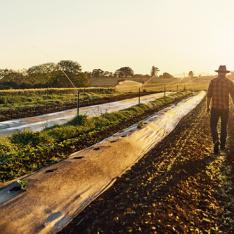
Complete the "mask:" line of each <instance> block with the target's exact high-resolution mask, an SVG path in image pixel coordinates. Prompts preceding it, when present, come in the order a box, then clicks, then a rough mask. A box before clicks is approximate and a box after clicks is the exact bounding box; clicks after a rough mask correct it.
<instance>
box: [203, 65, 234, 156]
mask: <svg viewBox="0 0 234 234" xmlns="http://www.w3.org/2000/svg"><path fill="white" fill-rule="evenodd" d="M216 72H218V77H217V78H215V79H213V80H211V82H210V85H209V88H208V92H207V112H208V113H209V112H211V115H210V127H211V135H212V139H213V143H214V154H218V153H219V150H225V144H226V138H227V124H228V115H229V95H231V97H232V101H233V103H234V84H233V82H232V81H231V80H229V79H228V78H226V74H227V73H229V72H230V71H228V70H227V69H226V66H224V65H221V66H220V67H219V69H218V70H216ZM211 100H212V104H211V110H210V102H211ZM219 119H221V136H220V140H219V136H218V132H217V124H218V121H219Z"/></svg>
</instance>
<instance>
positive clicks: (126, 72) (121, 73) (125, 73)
mask: <svg viewBox="0 0 234 234" xmlns="http://www.w3.org/2000/svg"><path fill="white" fill-rule="evenodd" d="M115 76H118V77H132V76H134V71H133V69H132V68H130V67H121V68H120V69H118V70H116V72H115Z"/></svg>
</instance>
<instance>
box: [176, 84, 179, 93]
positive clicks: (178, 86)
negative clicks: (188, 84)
mask: <svg viewBox="0 0 234 234" xmlns="http://www.w3.org/2000/svg"><path fill="white" fill-rule="evenodd" d="M176 90H177V92H178V91H179V85H178V84H177V88H176Z"/></svg>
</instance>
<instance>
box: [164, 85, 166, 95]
mask: <svg viewBox="0 0 234 234" xmlns="http://www.w3.org/2000/svg"><path fill="white" fill-rule="evenodd" d="M164 97H166V85H164Z"/></svg>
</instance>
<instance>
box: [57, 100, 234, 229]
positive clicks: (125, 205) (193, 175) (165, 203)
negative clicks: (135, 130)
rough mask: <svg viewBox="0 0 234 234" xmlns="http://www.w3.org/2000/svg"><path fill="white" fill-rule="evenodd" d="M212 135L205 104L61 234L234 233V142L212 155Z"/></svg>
mask: <svg viewBox="0 0 234 234" xmlns="http://www.w3.org/2000/svg"><path fill="white" fill-rule="evenodd" d="M233 121H234V112H233V111H232V113H231V120H230V122H231V123H233ZM233 131H234V126H233V124H230V132H229V136H233V134H234V132H233ZM209 134H210V133H209V122H208V116H207V114H206V110H205V102H204V101H203V102H202V103H201V104H200V105H199V106H198V107H197V108H196V109H195V110H194V111H193V112H192V113H190V114H189V115H188V116H186V117H185V118H184V119H183V120H182V122H181V123H180V124H179V125H178V126H177V128H176V130H175V131H174V132H173V133H172V134H170V135H169V136H168V137H167V138H166V139H165V140H163V141H162V142H161V143H160V144H159V145H158V146H157V147H156V148H154V149H153V150H152V151H151V152H150V153H148V154H147V155H146V156H145V157H144V158H143V159H142V160H141V161H140V162H139V163H137V164H136V165H135V166H134V167H133V168H132V169H131V170H130V171H129V172H127V173H126V174H125V175H124V176H122V177H121V178H119V179H118V180H117V181H116V182H115V184H114V185H113V186H112V188H110V189H109V190H108V191H107V192H105V193H104V194H103V195H101V196H100V197H99V198H98V199H97V200H96V201H95V202H93V203H92V204H91V205H90V206H89V207H88V208H87V209H86V210H84V211H83V212H82V213H81V214H80V215H78V216H77V217H76V218H75V219H74V220H73V221H72V223H70V224H69V225H68V226H67V227H66V228H65V229H64V230H63V231H62V232H61V233H64V234H65V233H74V232H77V233H138V232H141V233H233V232H234V220H233V216H232V214H233V212H234V205H233V192H234V180H233V170H234V164H233V149H234V147H233V146H234V145H233V143H234V141H233V138H231V137H230V138H229V147H228V148H229V151H228V153H227V155H219V156H214V155H212V153H211V152H212V143H211V139H210V135H209Z"/></svg>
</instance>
